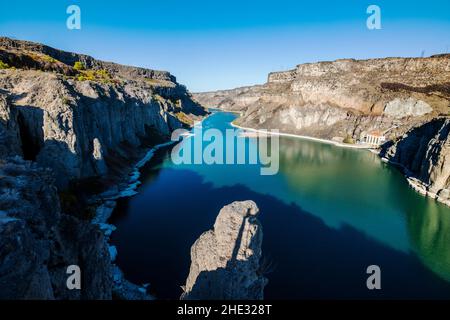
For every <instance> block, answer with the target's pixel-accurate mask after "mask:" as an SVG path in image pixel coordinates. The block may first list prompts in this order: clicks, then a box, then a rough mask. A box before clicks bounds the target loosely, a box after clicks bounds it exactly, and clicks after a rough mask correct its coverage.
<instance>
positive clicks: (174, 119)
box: [0, 38, 206, 187]
mask: <svg viewBox="0 0 450 320" xmlns="http://www.w3.org/2000/svg"><path fill="white" fill-rule="evenodd" d="M0 50H3V52H9V53H10V54H11V55H17V54H19V53H20V54H25V55H26V54H28V55H31V56H32V57H33V58H34V59H35V60H36V61H41V60H43V61H45V62H46V63H50V64H54V65H60V64H63V65H65V66H66V67H67V68H72V69H73V64H74V63H75V62H76V61H82V62H83V63H84V68H85V69H86V70H84V71H77V70H75V69H73V71H74V72H80V74H79V75H78V76H74V77H70V76H67V75H66V74H64V73H58V70H59V69H55V70H52V71H53V72H47V69H42V70H41V69H38V70H35V69H33V68H34V67H36V66H33V65H32V66H29V65H27V64H25V65H21V64H20V63H21V61H22V60H23V59H22V60H21V59H17V61H18V62H17V61H16V60H14V59H10V60H7V62H8V63H9V64H10V65H13V64H14V63H16V65H17V67H16V68H15V69H6V70H0V134H1V136H2V137H3V139H4V140H5V141H7V145H8V147H7V148H8V150H4V152H2V156H4V155H6V154H8V155H11V154H19V155H22V156H24V157H25V159H27V160H33V161H37V163H38V164H40V165H41V166H43V167H49V168H52V169H53V171H54V172H55V175H56V179H57V185H58V186H59V187H65V186H67V184H68V183H69V182H70V181H73V180H78V179H83V178H88V177H95V176H102V175H105V174H107V173H111V172H112V171H114V169H116V168H115V167H117V163H118V162H120V161H121V160H124V159H129V160H136V159H137V158H139V156H142V153H143V152H144V151H145V150H146V149H147V148H148V142H149V140H152V139H154V138H155V137H156V136H158V137H160V138H161V139H168V137H169V135H170V133H171V132H172V131H173V130H174V129H176V128H179V127H182V126H188V125H190V123H189V121H192V120H193V119H195V118H197V117H199V116H202V115H204V114H205V113H206V112H205V110H204V109H203V108H201V107H200V106H198V105H197V104H196V103H195V102H193V101H192V100H191V97H190V94H189V93H188V92H187V91H186V89H185V87H184V86H181V85H179V84H178V83H176V82H175V78H174V77H173V76H171V75H170V74H169V73H167V72H156V71H153V70H147V69H142V68H135V67H127V66H121V65H117V64H111V63H106V62H102V61H98V60H95V59H93V58H92V57H89V56H85V55H79V54H75V53H68V52H63V51H59V50H57V49H53V48H49V47H47V46H43V45H40V44H33V43H30V42H23V41H16V40H11V39H7V38H0ZM43 53H45V56H37V57H36V55H39V54H43ZM49 59H53V60H49ZM11 61H12V62H11ZM49 61H50V62H49ZM22 62H23V61H22ZM38 67H39V66H38ZM89 68H92V69H89ZM90 79H91V80H90ZM142 147H143V148H142ZM3 148H5V147H3ZM122 162H123V161H122ZM123 165H124V163H122V166H123Z"/></svg>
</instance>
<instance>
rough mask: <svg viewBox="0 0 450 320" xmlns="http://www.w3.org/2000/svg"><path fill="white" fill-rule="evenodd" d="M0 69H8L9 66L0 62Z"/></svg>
mask: <svg viewBox="0 0 450 320" xmlns="http://www.w3.org/2000/svg"><path fill="white" fill-rule="evenodd" d="M0 69H9V65H8V64H7V63H4V62H3V61H2V60H0Z"/></svg>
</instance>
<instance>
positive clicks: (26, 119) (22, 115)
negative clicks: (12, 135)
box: [15, 106, 44, 161]
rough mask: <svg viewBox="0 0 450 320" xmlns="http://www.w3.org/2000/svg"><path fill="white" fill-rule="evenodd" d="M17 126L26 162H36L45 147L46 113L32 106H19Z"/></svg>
mask: <svg viewBox="0 0 450 320" xmlns="http://www.w3.org/2000/svg"><path fill="white" fill-rule="evenodd" d="M15 108H16V109H17V111H18V112H17V124H18V127H19V133H20V142H21V147H22V154H23V157H24V159H25V160H31V161H36V158H37V156H38V154H39V152H40V151H41V149H42V147H43V146H44V129H43V127H44V111H43V110H42V109H40V108H36V107H32V106H19V107H15Z"/></svg>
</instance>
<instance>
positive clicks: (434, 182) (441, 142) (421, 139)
mask: <svg viewBox="0 0 450 320" xmlns="http://www.w3.org/2000/svg"><path fill="white" fill-rule="evenodd" d="M449 132H450V119H448V118H439V119H435V120H433V121H430V122H427V123H425V124H423V125H421V126H418V127H414V128H412V129H411V130H410V131H408V132H407V133H406V134H404V135H403V136H402V137H401V138H399V139H397V140H395V141H389V142H388V143H386V144H384V145H383V146H382V150H381V153H380V155H381V156H382V157H383V158H384V159H386V160H388V161H390V162H392V163H394V164H397V165H399V166H400V168H401V169H402V170H403V172H404V173H405V175H406V176H407V178H408V182H409V183H410V185H411V186H412V187H413V188H414V189H416V190H417V191H418V192H420V193H422V194H424V195H428V196H430V197H432V198H436V199H437V200H439V201H440V202H443V203H445V204H447V205H449V206H450V136H449Z"/></svg>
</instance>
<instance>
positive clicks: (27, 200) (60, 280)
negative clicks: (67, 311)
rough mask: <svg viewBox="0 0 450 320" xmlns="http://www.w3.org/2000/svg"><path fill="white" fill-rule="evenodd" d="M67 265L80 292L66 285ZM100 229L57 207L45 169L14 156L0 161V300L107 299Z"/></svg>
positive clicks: (108, 277)
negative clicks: (77, 273)
mask: <svg viewBox="0 0 450 320" xmlns="http://www.w3.org/2000/svg"><path fill="white" fill-rule="evenodd" d="M70 265H78V266H79V267H80V269H81V272H82V277H81V279H82V280H81V290H69V289H68V287H67V286H66V281H67V278H68V276H69V275H68V274H67V273H66V271H67V268H68V267H69V266H70ZM111 297H112V269H111V263H110V256H109V253H108V246H107V245H106V242H105V239H104V236H103V233H102V232H100V230H99V229H98V228H97V227H96V226H94V225H93V224H91V223H90V222H89V221H87V220H82V219H80V218H78V217H74V216H71V215H66V214H64V213H63V212H62V211H61V207H60V204H59V198H58V193H57V189H56V188H55V187H54V178H53V174H52V172H51V170H49V169H42V168H39V167H38V166H37V165H36V164H35V163H32V162H29V161H24V160H22V159H20V158H19V157H16V158H10V159H9V160H8V161H4V160H1V161H0V299H55V298H57V299H111Z"/></svg>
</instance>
